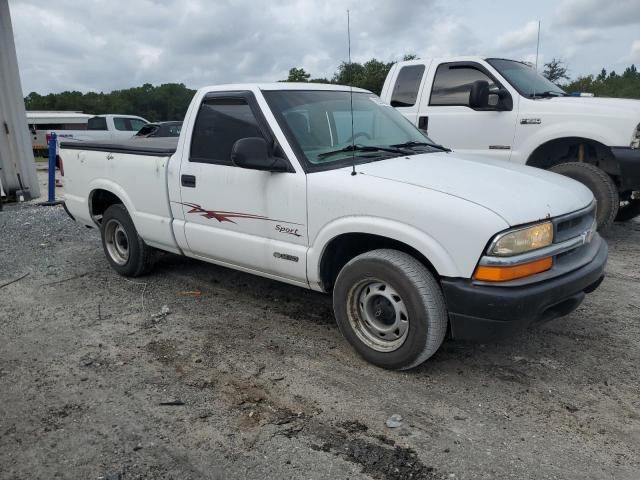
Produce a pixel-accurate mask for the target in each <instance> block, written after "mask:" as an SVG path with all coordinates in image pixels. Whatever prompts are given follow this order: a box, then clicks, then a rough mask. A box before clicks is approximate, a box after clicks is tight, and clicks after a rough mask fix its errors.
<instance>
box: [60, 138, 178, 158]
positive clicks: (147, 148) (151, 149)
mask: <svg viewBox="0 0 640 480" xmlns="http://www.w3.org/2000/svg"><path fill="white" fill-rule="evenodd" d="M177 145H178V137H160V138H131V139H128V140H123V141H120V142H114V141H105V142H82V141H71V142H69V141H64V142H61V143H60V146H61V147H62V148H64V149H69V150H93V151H97V152H113V153H131V154H134V155H150V156H154V157H165V156H170V155H173V154H174V153H175V151H176V147H177Z"/></svg>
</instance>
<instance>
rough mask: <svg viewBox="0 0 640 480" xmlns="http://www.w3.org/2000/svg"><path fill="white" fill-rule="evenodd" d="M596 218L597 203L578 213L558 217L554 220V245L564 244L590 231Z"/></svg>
mask: <svg viewBox="0 0 640 480" xmlns="http://www.w3.org/2000/svg"><path fill="white" fill-rule="evenodd" d="M595 218H596V205H595V202H594V203H593V204H591V205H590V206H589V207H587V208H585V209H583V210H579V211H577V212H573V213H570V214H568V215H564V216H562V217H558V218H556V219H554V220H553V226H554V229H555V231H554V236H553V238H554V240H553V241H554V243H560V242H564V241H565V240H569V239H570V238H573V237H577V236H578V235H581V234H582V233H584V232H586V231H587V230H589V228H590V227H591V225H592V224H593V221H594V219H595Z"/></svg>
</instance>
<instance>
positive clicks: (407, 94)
mask: <svg viewBox="0 0 640 480" xmlns="http://www.w3.org/2000/svg"><path fill="white" fill-rule="evenodd" d="M423 74H424V65H409V66H407V67H402V68H401V69H400V73H398V78H397V79H396V84H395V85H394V86H393V92H392V94H391V106H392V107H412V106H413V105H415V104H416V99H417V98H418V90H419V89H420V82H421V81H422V75H423Z"/></svg>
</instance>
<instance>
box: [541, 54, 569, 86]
mask: <svg viewBox="0 0 640 480" xmlns="http://www.w3.org/2000/svg"><path fill="white" fill-rule="evenodd" d="M542 75H544V76H545V77H546V78H547V79H548V80H549V81H551V82H553V83H558V82H559V81H560V80H569V75H568V74H567V66H566V65H565V63H564V62H563V61H562V60H561V59H559V58H558V59H556V58H555V57H554V58H553V59H552V60H551V61H550V62H549V63H545V64H544V70H543V71H542Z"/></svg>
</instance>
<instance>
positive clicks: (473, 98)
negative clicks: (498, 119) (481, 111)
mask: <svg viewBox="0 0 640 480" xmlns="http://www.w3.org/2000/svg"><path fill="white" fill-rule="evenodd" d="M469 106H470V107H471V108H488V107H489V82H487V81H486V80H476V81H475V82H473V83H472V84H471V91H470V92H469Z"/></svg>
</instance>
